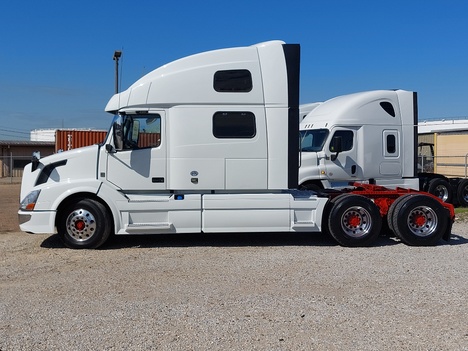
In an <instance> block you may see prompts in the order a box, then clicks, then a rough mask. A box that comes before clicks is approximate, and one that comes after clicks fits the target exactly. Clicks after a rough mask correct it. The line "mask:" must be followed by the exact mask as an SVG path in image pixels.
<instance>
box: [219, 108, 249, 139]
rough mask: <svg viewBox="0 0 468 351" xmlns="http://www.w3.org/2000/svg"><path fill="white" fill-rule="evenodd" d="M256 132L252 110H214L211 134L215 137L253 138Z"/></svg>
mask: <svg viewBox="0 0 468 351" xmlns="http://www.w3.org/2000/svg"><path fill="white" fill-rule="evenodd" d="M256 133H257V129H256V127H255V115H254V114H253V113H252V112H216V113H215V114H214V116H213V135H214V136H215V137H216V138H220V139H222V138H253V137H254V136H255V134H256Z"/></svg>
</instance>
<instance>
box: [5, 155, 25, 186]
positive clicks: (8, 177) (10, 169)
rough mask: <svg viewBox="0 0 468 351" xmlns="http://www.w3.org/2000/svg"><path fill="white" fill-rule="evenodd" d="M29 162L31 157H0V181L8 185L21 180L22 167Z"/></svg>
mask: <svg viewBox="0 0 468 351" xmlns="http://www.w3.org/2000/svg"><path fill="white" fill-rule="evenodd" d="M30 162H31V155H29V156H16V155H10V156H0V181H2V182H4V183H5V182H6V183H8V182H13V181H16V180H18V179H21V177H22V176H23V169H24V166H26V165H27V164H28V163H30Z"/></svg>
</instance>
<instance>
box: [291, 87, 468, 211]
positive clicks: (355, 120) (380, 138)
mask: <svg viewBox="0 0 468 351" xmlns="http://www.w3.org/2000/svg"><path fill="white" fill-rule="evenodd" d="M301 111H302V112H301V116H302V120H301V121H300V133H301V152H300V154H301V155H300V158H301V166H300V170H299V185H300V188H305V189H314V190H318V189H323V188H343V187H345V186H347V185H348V183H349V182H369V183H374V184H378V185H383V186H385V187H389V188H395V187H403V188H410V189H416V190H421V191H427V192H429V193H431V194H433V195H436V196H438V197H440V198H441V199H442V200H443V201H445V202H450V203H452V202H453V203H459V204H460V205H463V206H468V180H467V179H461V178H454V179H448V178H447V177H445V176H443V175H440V174H434V173H418V169H417V160H418V155H417V148H418V144H417V143H418V130H417V128H418V109H417V94H416V93H415V92H411V91H404V90H376V91H367V92H361V93H356V94H350V95H344V96H339V97H336V98H333V99H330V100H327V101H325V102H323V103H316V104H307V105H303V106H301ZM304 115H305V117H304Z"/></svg>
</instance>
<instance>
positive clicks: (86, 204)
mask: <svg viewBox="0 0 468 351" xmlns="http://www.w3.org/2000/svg"><path fill="white" fill-rule="evenodd" d="M111 230H112V222H111V220H110V218H109V216H108V214H107V211H106V208H105V207H104V205H103V204H101V203H100V202H98V201H95V200H91V199H82V200H79V201H77V202H76V203H73V204H71V205H68V206H67V207H66V208H65V209H63V210H62V211H60V212H59V213H58V220H57V231H58V234H59V236H60V238H61V239H62V241H63V243H64V244H65V245H66V246H68V247H70V248H72V249H95V248H97V247H99V246H101V245H102V244H104V242H105V241H106V240H107V239H108V238H109V235H110V233H111Z"/></svg>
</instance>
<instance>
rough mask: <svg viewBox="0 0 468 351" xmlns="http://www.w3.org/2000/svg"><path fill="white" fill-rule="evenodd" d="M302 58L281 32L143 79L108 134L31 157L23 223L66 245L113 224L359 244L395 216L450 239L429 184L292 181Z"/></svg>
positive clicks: (111, 108)
mask: <svg viewBox="0 0 468 351" xmlns="http://www.w3.org/2000/svg"><path fill="white" fill-rule="evenodd" d="M299 56H300V47H299V45H297V44H285V43H284V42H280V41H273V42H266V43H260V44H257V45H254V46H250V47H240V48H231V49H222V50H216V51H211V52H206V53H202V54H198V55H193V56H189V57H186V58H183V59H180V60H177V61H174V62H172V63H169V64H167V65H164V66H162V67H160V68H158V69H156V70H154V71H153V72H151V73H149V74H147V75H146V76H144V77H142V78H141V79H140V80H138V81H137V82H135V83H134V84H133V85H132V86H130V87H129V88H128V89H127V90H126V91H124V92H122V93H120V94H116V95H114V96H113V97H112V98H111V99H110V101H109V103H108V104H107V106H106V111H107V112H110V113H112V114H115V117H114V120H113V122H112V125H111V128H110V131H109V133H108V135H107V137H106V139H105V141H104V143H103V144H102V145H94V146H90V147H85V148H81V149H75V150H71V151H66V152H62V153H60V154H56V155H52V156H49V157H46V158H43V159H35V160H34V161H33V162H32V163H31V164H29V165H27V166H26V167H25V171H24V176H23V181H22V186H21V199H22V201H21V205H20V210H19V219H20V227H21V230H23V231H25V232H31V233H54V232H55V231H57V232H58V234H59V235H60V237H61V238H62V240H63V241H64V243H65V244H66V245H67V246H69V247H72V248H96V247H99V246H100V245H102V244H103V243H104V242H105V241H106V240H107V238H108V237H109V235H110V234H111V233H115V234H117V235H126V234H158V233H161V234H167V233H175V234H176V233H200V232H204V233H223V232H304V231H306V232H320V231H327V232H330V234H331V235H332V236H333V237H334V238H335V239H336V240H337V241H338V242H339V243H340V244H342V245H347V246H358V245H368V244H370V243H372V241H373V240H374V239H375V238H376V237H377V236H378V235H379V234H380V229H381V226H382V220H385V218H386V216H387V217H388V221H389V225H390V227H391V228H392V230H393V231H394V232H395V233H396V234H397V235H398V236H399V237H401V238H402V240H403V241H404V242H406V243H408V244H410V245H431V244H435V243H437V242H438V241H439V240H440V239H441V238H442V237H444V238H445V239H447V238H448V236H449V235H450V228H451V224H452V221H453V219H454V213H453V207H450V206H448V205H444V204H442V203H441V202H439V201H437V200H436V199H434V198H431V197H429V196H426V195H422V194H418V193H405V196H400V195H402V193H398V192H396V191H389V190H387V189H383V188H382V189H373V193H376V194H379V196H377V197H375V196H373V195H372V196H367V195H366V192H365V191H364V192H362V193H361V194H358V192H355V193H338V192H332V193H329V194H316V193H315V192H313V191H299V190H297V186H298V168H299V157H298V150H299V138H298V135H299ZM405 197H406V198H407V200H409V201H404V203H401V202H400V205H399V206H397V204H398V202H399V201H398V200H399V199H401V198H405ZM392 204H395V205H394V206H393V205H392ZM391 205H392V206H393V207H391ZM387 214H388V215H387ZM401 218H403V220H402V221H400V220H398V221H397V219H401Z"/></svg>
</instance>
